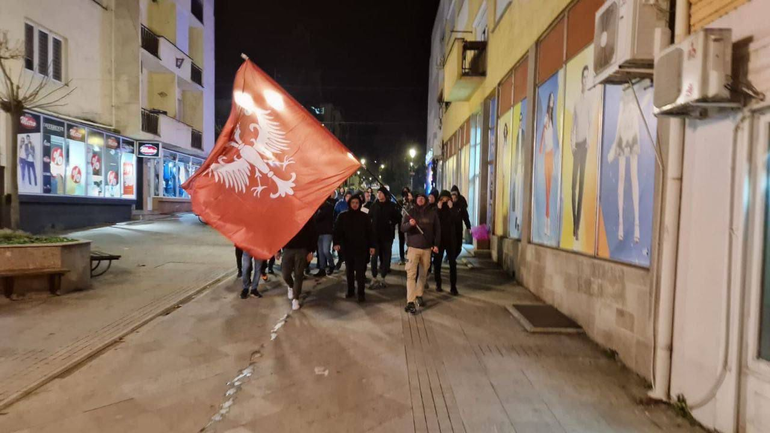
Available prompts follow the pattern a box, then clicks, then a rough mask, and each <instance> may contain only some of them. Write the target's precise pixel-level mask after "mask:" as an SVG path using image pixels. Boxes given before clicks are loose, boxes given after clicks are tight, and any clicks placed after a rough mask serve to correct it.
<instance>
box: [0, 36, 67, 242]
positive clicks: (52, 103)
mask: <svg viewBox="0 0 770 433" xmlns="http://www.w3.org/2000/svg"><path fill="white" fill-rule="evenodd" d="M23 61H24V50H23V49H22V44H21V43H16V44H12V43H11V41H10V40H9V39H8V31H7V30H0V74H1V75H0V81H2V82H1V83H0V109H1V110H3V111H5V112H6V113H8V114H9V115H10V118H11V119H10V120H11V122H10V129H11V140H10V141H9V142H8V148H9V149H10V151H9V152H8V155H9V156H10V160H9V162H8V166H9V168H10V173H9V174H10V178H11V179H10V180H11V183H10V188H9V189H10V191H9V194H8V195H10V200H8V199H7V198H6V197H3V198H2V200H1V202H2V207H1V208H0V225H1V224H2V219H3V218H4V215H6V214H8V215H9V216H10V221H9V224H8V225H9V227H10V228H11V229H14V230H16V229H18V228H19V223H20V221H19V174H18V171H19V164H18V161H19V146H18V143H17V141H16V140H17V135H18V132H19V131H18V129H19V123H18V122H19V118H20V117H21V116H22V115H23V114H24V110H35V109H50V108H54V107H59V106H62V105H63V104H61V102H62V101H63V100H64V99H65V98H66V97H67V96H69V95H70V94H71V93H72V92H73V91H74V90H75V89H74V88H70V86H69V82H67V83H64V84H59V83H51V81H50V79H49V78H48V76H42V75H36V74H34V73H28V72H25V70H24V69H25V68H24V66H23ZM14 67H18V69H19V71H18V74H16V76H14V73H13V69H14ZM49 70H50V65H49ZM9 201H10V203H9ZM9 205H10V211H8V210H7V207H8V206H9Z"/></svg>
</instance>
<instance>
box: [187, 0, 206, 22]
mask: <svg viewBox="0 0 770 433" xmlns="http://www.w3.org/2000/svg"><path fill="white" fill-rule="evenodd" d="M190 12H192V14H193V16H194V17H195V18H198V21H200V22H201V24H203V0H192V3H191V4H190Z"/></svg>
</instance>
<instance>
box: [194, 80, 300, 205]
mask: <svg viewBox="0 0 770 433" xmlns="http://www.w3.org/2000/svg"><path fill="white" fill-rule="evenodd" d="M235 100H236V103H238V105H240V106H241V107H242V108H243V110H244V114H246V115H247V116H251V115H254V117H256V122H255V123H251V124H249V131H250V132H252V133H253V132H254V131H257V137H256V138H247V141H249V142H251V144H247V143H244V141H243V140H242V139H241V127H240V124H239V125H238V126H236V127H235V133H234V134H233V138H234V140H235V141H230V143H228V144H229V145H230V146H233V147H235V148H236V149H238V155H236V156H234V157H233V158H232V160H231V161H227V158H226V157H225V156H220V157H219V158H218V159H217V162H215V163H213V164H211V167H210V168H209V169H208V170H207V171H206V174H208V175H209V176H211V175H212V174H213V175H214V180H215V181H216V182H221V183H224V184H225V187H226V188H234V189H235V191H236V192H241V193H245V192H246V189H247V188H248V187H249V186H250V185H251V169H252V166H254V177H255V178H256V179H257V186H256V187H252V188H251V192H252V193H253V194H254V196H256V197H259V196H260V195H261V194H262V190H264V189H265V188H267V187H268V186H269V183H268V184H267V185H263V184H262V176H263V175H265V176H267V178H268V179H270V180H271V181H272V182H273V183H274V184H275V186H276V188H277V189H276V191H275V192H272V193H270V198H278V197H286V196H287V195H294V189H293V188H294V187H295V184H294V180H295V179H296V178H297V174H296V173H294V172H292V173H290V177H289V179H284V178H281V177H278V175H277V174H276V173H275V172H274V171H273V170H272V169H271V167H281V169H282V170H283V171H284V172H286V171H287V170H286V167H287V166H288V165H290V164H293V163H294V159H293V158H291V157H290V156H286V155H284V157H283V161H282V162H279V161H278V159H277V157H276V156H277V155H280V154H282V153H285V152H286V151H288V150H289V144H290V142H289V141H288V140H287V139H286V134H285V132H284V131H283V130H282V129H281V125H280V124H279V123H278V122H276V121H275V120H274V118H273V116H272V115H271V111H270V110H263V109H261V108H259V107H257V106H256V105H255V104H254V101H253V100H252V99H251V97H250V96H249V95H248V94H246V93H240V92H239V93H237V94H236V95H235Z"/></svg>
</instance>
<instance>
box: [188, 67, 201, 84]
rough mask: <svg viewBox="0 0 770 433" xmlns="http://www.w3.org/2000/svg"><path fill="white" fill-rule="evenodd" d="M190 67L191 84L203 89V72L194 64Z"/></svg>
mask: <svg viewBox="0 0 770 433" xmlns="http://www.w3.org/2000/svg"><path fill="white" fill-rule="evenodd" d="M190 66H191V67H192V69H191V70H190V79H192V82H193V83H195V84H197V85H199V86H201V87H203V70H202V69H201V68H200V67H199V66H198V65H196V64H195V63H193V64H191V65H190Z"/></svg>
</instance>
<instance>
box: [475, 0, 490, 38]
mask: <svg viewBox="0 0 770 433" xmlns="http://www.w3.org/2000/svg"><path fill="white" fill-rule="evenodd" d="M487 17H488V14H487V2H484V3H483V4H482V5H481V7H480V8H479V12H478V13H477V14H476V19H475V20H473V36H474V37H475V38H476V40H477V41H486V40H487V39H488V37H489V35H488V34H487V33H488V31H489V25H488V23H487V21H488V19H487Z"/></svg>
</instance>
